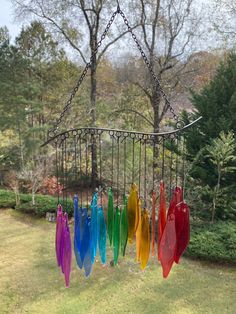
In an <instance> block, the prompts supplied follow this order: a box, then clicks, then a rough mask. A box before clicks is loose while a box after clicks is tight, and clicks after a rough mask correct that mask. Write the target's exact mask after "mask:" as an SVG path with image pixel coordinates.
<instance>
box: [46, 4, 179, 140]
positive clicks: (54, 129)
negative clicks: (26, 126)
mask: <svg viewBox="0 0 236 314" xmlns="http://www.w3.org/2000/svg"><path fill="white" fill-rule="evenodd" d="M117 14H120V15H121V17H122V18H123V20H124V23H125V25H126V26H127V28H128V31H129V32H130V34H131V36H132V38H133V40H134V42H135V44H136V46H137V48H138V50H139V52H140V54H141V56H142V58H143V60H144V63H145V64H146V66H147V68H148V70H149V72H150V74H151V75H152V78H153V80H154V82H155V83H156V88H157V92H158V93H160V95H161V96H162V97H163V99H164V101H165V107H164V112H166V111H167V110H169V111H170V112H171V114H172V116H173V119H174V120H175V121H178V119H179V117H178V115H176V113H175V111H174V108H173V107H172V106H171V104H170V101H169V99H168V98H167V95H166V94H165V92H164V90H163V88H162V87H161V83H160V81H159V79H158V77H157V76H156V74H155V73H154V70H153V67H152V65H151V63H150V61H149V60H148V58H147V56H146V54H145V52H144V50H143V49H142V46H141V45H140V43H139V41H138V39H137V37H136V35H135V34H134V32H133V29H132V27H131V26H130V24H129V21H128V19H127V18H126V16H125V14H124V12H123V11H121V10H120V6H119V3H118V5H117V10H116V11H115V12H114V13H113V14H112V16H111V18H110V20H109V21H108V23H107V26H106V28H105V30H104V32H103V34H102V36H101V39H100V40H99V41H98V43H97V46H96V48H95V49H94V50H93V51H92V54H91V57H90V60H89V62H88V63H87V64H86V66H85V68H84V70H83V72H82V74H81V76H80V78H79V79H78V81H77V83H76V85H75V87H74V88H73V90H72V92H71V94H70V97H69V99H68V101H67V103H66V105H65V106H64V109H63V111H62V112H61V114H60V117H59V118H58V120H57V121H56V123H55V124H54V125H53V127H52V128H51V129H50V130H49V131H48V137H49V138H51V137H54V136H55V135H56V133H57V130H58V127H59V125H60V124H61V122H62V120H63V118H64V116H65V114H66V113H67V112H68V111H69V110H70V108H71V106H72V100H73V98H74V97H75V95H76V93H77V91H78V90H79V87H80V85H81V84H82V82H83V80H84V78H85V76H86V75H87V72H88V70H89V68H90V67H91V65H92V63H93V60H94V59H95V58H96V55H97V52H98V49H99V47H100V46H101V45H102V42H103V41H104V39H105V38H106V36H107V33H108V31H109V29H110V27H111V25H112V24H113V22H114V20H115V17H116V15H117Z"/></svg>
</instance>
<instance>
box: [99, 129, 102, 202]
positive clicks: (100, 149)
mask: <svg viewBox="0 0 236 314" xmlns="http://www.w3.org/2000/svg"><path fill="white" fill-rule="evenodd" d="M98 140H99V182H100V200H101V206H102V140H101V134H99V136H98Z"/></svg>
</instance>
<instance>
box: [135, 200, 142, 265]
mask: <svg viewBox="0 0 236 314" xmlns="http://www.w3.org/2000/svg"><path fill="white" fill-rule="evenodd" d="M141 208H142V203H141V200H140V198H139V200H138V207H137V213H138V227H137V230H136V258H137V261H138V262H140V246H141V230H142V228H141V227H142V224H141Z"/></svg>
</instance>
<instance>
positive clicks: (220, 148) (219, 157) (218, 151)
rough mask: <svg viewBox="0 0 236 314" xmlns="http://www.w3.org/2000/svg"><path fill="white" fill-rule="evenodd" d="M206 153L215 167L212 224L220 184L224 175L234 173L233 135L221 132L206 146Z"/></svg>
mask: <svg viewBox="0 0 236 314" xmlns="http://www.w3.org/2000/svg"><path fill="white" fill-rule="evenodd" d="M206 151H207V153H208V155H206V157H209V158H210V162H212V164H213V165H214V167H216V172H217V183H216V185H215V187H214V193H213V200H212V205H213V206H212V216H211V222H212V223H213V222H214V218H215V211H216V207H217V205H218V203H217V202H218V197H219V194H220V190H221V182H222V180H223V178H224V176H225V175H226V174H229V173H232V172H235V171H236V167H235V166H233V164H234V163H233V162H234V161H235V160H236V156H235V155H234V154H235V139H234V134H233V133H232V132H229V133H228V134H225V133H224V132H221V133H220V135H219V137H218V138H216V139H214V140H213V141H212V143H211V145H209V146H207V148H206Z"/></svg>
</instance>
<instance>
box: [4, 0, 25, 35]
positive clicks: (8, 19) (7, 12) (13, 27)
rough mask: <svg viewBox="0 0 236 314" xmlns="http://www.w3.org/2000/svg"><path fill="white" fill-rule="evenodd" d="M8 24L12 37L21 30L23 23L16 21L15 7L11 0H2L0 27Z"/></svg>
mask: <svg viewBox="0 0 236 314" xmlns="http://www.w3.org/2000/svg"><path fill="white" fill-rule="evenodd" d="M2 26H7V28H8V29H9V32H10V36H11V39H14V38H15V37H16V36H17V35H18V34H19V32H20V29H21V25H20V24H19V23H15V22H14V16H13V9H12V4H11V2H10V0H0V27H2Z"/></svg>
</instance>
